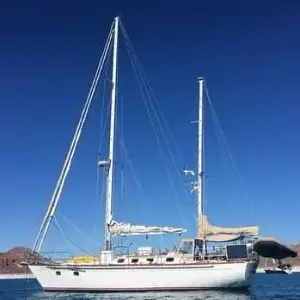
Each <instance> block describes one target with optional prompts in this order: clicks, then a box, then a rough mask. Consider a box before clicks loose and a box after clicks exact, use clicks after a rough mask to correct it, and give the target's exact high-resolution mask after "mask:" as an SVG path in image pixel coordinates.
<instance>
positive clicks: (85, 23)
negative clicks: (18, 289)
mask: <svg viewBox="0 0 300 300" xmlns="http://www.w3.org/2000/svg"><path fill="white" fill-rule="evenodd" d="M5 2H6V3H5V4H3V5H2V8H1V12H0V33H1V35H0V37H1V43H0V54H1V55H0V66H1V75H0V79H1V90H0V92H1V97H0V107H1V109H0V130H1V131H0V133H1V140H2V144H1V148H0V166H1V168H0V172H1V173H0V174H1V181H0V199H1V200H0V201H1V212H2V214H1V218H0V228H1V230H0V249H2V250H5V249H8V248H10V247H13V246H16V245H25V246H29V247H30V246H32V244H33V241H34V238H35V236H36V233H37V230H38V227H39V224H40V222H41V219H42V216H43V214H44V211H45V209H46V206H47V203H48V201H49V198H50V196H51V193H52V191H53V188H54V186H55V183H56V180H57V176H58V174H59V172H60V168H61V167H62V163H63V160H64V156H65V154H66V152H67V149H68V146H69V143H70V141H71V138H72V133H73V130H74V128H75V126H76V122H77V121H78V118H79V114H80V111H81V109H82V107H83V103H84V101H85V97H86V94H87V91H88V88H89V86H90V84H91V81H92V78H93V73H94V71H95V67H96V64H97V62H98V59H99V58H100V55H101V51H102V49H103V46H104V42H105V39H106V37H107V34H108V29H109V26H110V24H111V22H112V19H113V17H114V16H115V15H116V14H119V15H120V16H121V19H122V22H123V24H124V26H125V28H126V31H127V33H128V35H129V38H130V40H131V42H132V43H133V46H134V49H135V51H136V53H137V55H138V57H139V60H140V62H141V64H142V66H143V68H144V70H145V71H146V74H147V78H148V79H149V81H150V82H151V86H152V89H153V91H154V94H155V101H156V102H157V103H159V106H160V108H161V110H162V111H163V113H164V116H165V118H166V120H167V122H168V125H169V127H170V128H171V131H172V136H173V138H174V140H175V141H176V147H174V149H173V150H172V151H174V153H175V154H174V155H176V160H177V167H178V168H179V169H182V168H183V166H184V165H186V166H189V167H192V168H193V167H195V166H196V161H195V154H196V134H197V132H196V127H195V125H194V124H190V122H191V121H193V120H195V119H196V117H197V111H196V108H197V83H196V78H197V76H204V77H205V78H206V81H207V85H208V88H209V91H210V95H211V98H212V101H213V104H214V107H215V110H216V112H217V115H218V117H219V119H220V122H221V125H222V129H223V131H224V133H225V135H226V138H227V141H228V143H229V146H230V148H231V151H232V155H233V157H234V159H235V161H236V164H237V166H238V169H239V172H240V174H241V176H242V178H243V182H244V187H245V190H246V192H247V195H248V197H247V199H245V196H244V192H243V189H242V188H241V185H240V182H239V180H238V178H237V176H235V173H234V170H233V168H232V167H231V169H230V164H229V163H228V162H227V163H222V159H221V158H222V156H221V155H220V153H221V151H223V152H224V151H225V149H219V148H218V147H217V143H216V142H214V137H213V133H214V131H213V129H212V128H211V127H210V126H212V122H210V121H209V119H208V118H207V120H208V121H207V123H206V124H207V127H206V128H207V130H206V146H207V150H206V158H207V159H206V163H205V165H206V175H207V184H206V191H207V192H206V198H207V199H206V202H207V206H206V210H207V213H208V214H209V216H210V220H211V221H212V222H213V223H214V224H216V225H228V226H231V225H232V226H235V225H236V226H238V225H247V224H255V223H256V224H258V225H259V226H260V228H261V234H262V235H268V236H270V235H275V236H277V237H279V238H280V239H282V240H284V241H287V242H295V241H298V240H299V233H298V230H297V228H299V226H300V221H299V217H298V215H299V211H300V202H299V184H298V182H299V180H300V175H299V169H300V168H299V167H300V164H299V158H298V153H299V150H298V148H299V145H300V138H299V133H298V131H299V126H300V123H299V119H298V118H297V116H298V109H299V108H300V106H299V101H298V99H299V94H300V87H299V83H298V81H299V76H300V59H299V53H300V41H299V38H298V34H299V27H300V3H298V1H263V2H262V1H230V2H227V1H226V2H225V1H210V2H209V3H205V2H204V1H202V2H201V1H163V2H161V1H160V2H159V1H140V2H135V1H127V3H126V5H125V3H124V1H114V2H112V3H111V4H108V3H106V4H103V3H100V1H89V2H85V3H83V2H81V3H80V2H78V4H74V3H73V2H70V1H51V3H47V4H45V3H41V2H40V1H27V2H26V4H25V3H24V4H21V3H19V4H14V3H12V2H11V3H10V2H9V1H5ZM124 50H125V48H124V47H123V48H122V51H124ZM121 56H122V57H121V60H120V75H122V76H123V78H124V79H123V81H122V79H120V82H122V84H120V90H119V98H118V100H119V101H121V100H120V99H121V98H122V103H123V104H124V105H123V106H124V109H123V118H124V122H123V126H122V128H123V130H124V139H125V142H126V146H127V148H128V153H129V156H130V160H131V161H132V164H133V165H134V168H135V170H136V173H137V174H138V178H139V181H140V182H141V184H142V186H143V189H142V190H141V189H139V188H138V187H137V184H136V182H134V181H133V177H132V176H131V175H128V196H126V197H124V199H123V201H121V200H120V199H121V198H120V197H118V194H116V195H117V196H116V198H117V199H115V209H116V217H118V218H120V219H124V220H126V221H132V222H135V223H140V224H143V223H146V224H152V225H156V224H157V225H159V224H169V225H174V226H186V227H187V228H188V229H189V231H190V234H191V235H192V234H193V233H194V232H195V219H194V216H193V214H194V212H195V209H196V205H195V201H194V199H193V198H192V197H190V196H187V195H186V194H185V193H184V184H183V183H182V179H180V178H179V177H178V176H177V175H178V174H177V173H176V170H175V169H174V166H172V164H170V170H171V172H172V182H173V185H174V186H175V189H174V188H172V186H170V184H169V180H168V178H167V173H166V170H165V169H164V166H163V161H162V160H161V156H160V152H159V151H158V149H157V145H156V143H155V137H154V135H153V133H152V130H151V126H150V125H149V120H147V114H146V112H145V108H144V107H143V102H142V100H141V97H140V95H139V94H138V92H137V91H138V85H137V84H136V83H135V81H134V80H135V78H134V76H133V72H132V70H130V64H129V60H128V58H127V63H126V51H124V53H123V52H122V54H121ZM123 62H124V64H122V63H123ZM106 100H107V99H106ZM101 101H102V99H101V97H100V96H98V97H96V98H95V102H94V104H93V107H92V112H91V114H90V118H89V120H88V123H87V126H86V127H85V128H84V131H83V136H82V139H81V141H80V144H79V147H78V152H77V155H76V157H75V160H74V165H73V168H72V170H71V172H70V176H69V177H68V180H67V184H66V187H65V190H64V192H63V195H62V198H61V202H60V205H59V211H60V212H61V213H62V214H63V215H65V216H67V218H68V219H70V220H72V222H73V223H75V224H76V225H77V226H78V227H80V228H81V230H82V231H84V232H86V233H87V235H88V236H92V238H93V239H94V240H95V241H96V242H95V243H94V244H93V245H94V246H92V247H94V248H93V249H97V247H98V246H99V245H100V243H101V242H102V236H103V233H102V230H101V226H102V222H103V211H102V210H103V202H101V203H100V202H99V199H98V197H97V193H96V189H97V176H96V175H97V172H96V164H95V161H96V156H97V153H98V141H99V135H100V133H99V131H100V122H101V120H100V110H101V105H102V104H101ZM119 103H120V102H119ZM106 105H107V103H106ZM102 134H103V133H102ZM104 146H105V144H104ZM102 151H105V147H104V148H102ZM164 155H165V156H166V157H167V159H166V162H167V163H170V158H169V157H168V155H167V152H165V154H164ZM118 159H119V160H122V158H121V156H120V157H119V158H118ZM227 160H228V159H227ZM124 165H125V171H124V172H125V173H126V172H127V169H126V166H127V167H128V164H127V165H126V163H125V164H124ZM119 170H120V167H117V171H119ZM127 173H128V174H129V173H130V172H129V171H128V172H127ZM127 173H126V174H127ZM130 176H131V177H130ZM100 185H101V184H100ZM116 185H117V187H119V184H116ZM125 198H126V199H125ZM58 218H59V220H60V224H61V226H62V227H63V228H64V230H65V232H66V233H68V234H69V235H72V238H73V240H76V242H78V243H81V244H82V243H83V244H85V245H87V244H86V243H85V242H83V238H81V237H80V236H79V235H78V234H76V233H74V230H73V231H72V230H71V228H69V227H68V226H67V223H66V222H65V221H63V220H64V219H63V218H60V217H59V215H58ZM55 234H56V235H55ZM57 235H58V234H57V231H55V229H53V228H52V229H51V232H50V234H49V239H48V244H47V247H51V246H53V245H54V244H55V243H58V244H59V239H58V238H57V239H56V240H55V236H57Z"/></svg>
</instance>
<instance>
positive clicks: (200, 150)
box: [197, 77, 204, 237]
mask: <svg viewBox="0 0 300 300" xmlns="http://www.w3.org/2000/svg"><path fill="white" fill-rule="evenodd" d="M198 83H199V111H198V170H197V205H198V236H199V237H200V236H201V227H202V224H201V222H202V215H203V195H204V194H203V179H204V178H203V144H204V143H203V141H204V140H203V133H204V132H203V83H204V79H203V77H199V78H198Z"/></svg>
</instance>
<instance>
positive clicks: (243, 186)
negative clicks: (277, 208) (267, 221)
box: [204, 83, 256, 216]
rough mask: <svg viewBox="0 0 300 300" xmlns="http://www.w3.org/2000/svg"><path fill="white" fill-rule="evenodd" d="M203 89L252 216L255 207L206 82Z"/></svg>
mask: <svg viewBox="0 0 300 300" xmlns="http://www.w3.org/2000/svg"><path fill="white" fill-rule="evenodd" d="M204 90H205V93H206V97H207V101H208V103H209V106H210V109H211V112H212V116H213V119H214V122H215V124H216V126H217V127H218V129H219V132H220V138H221V140H222V141H223V143H224V145H225V149H226V151H227V154H228V157H229V160H230V162H231V164H232V166H233V168H234V171H235V173H236V175H237V177H238V180H239V182H240V185H241V188H242V191H243V193H244V197H245V200H246V201H247V203H248V205H249V207H250V209H251V212H252V214H253V215H254V216H256V214H255V209H254V206H253V203H252V201H251V200H250V198H249V196H248V193H247V191H246V189H245V185H244V181H243V179H242V176H241V174H240V172H239V170H238V167H237V164H236V162H235V160H234V158H233V155H232V152H231V150H230V148H229V144H228V142H227V139H226V137H225V134H224V131H223V129H222V127H221V123H220V121H219V118H218V116H217V114H216V111H215V109H214V106H213V104H212V101H211V98H210V95H209V92H208V89H207V85H206V83H205V85H204Z"/></svg>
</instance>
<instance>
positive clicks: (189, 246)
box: [178, 240, 194, 254]
mask: <svg viewBox="0 0 300 300" xmlns="http://www.w3.org/2000/svg"><path fill="white" fill-rule="evenodd" d="M178 252H180V253H184V254H188V253H189V254H193V253H194V241H193V240H188V241H181V243H180V246H179V249H178Z"/></svg>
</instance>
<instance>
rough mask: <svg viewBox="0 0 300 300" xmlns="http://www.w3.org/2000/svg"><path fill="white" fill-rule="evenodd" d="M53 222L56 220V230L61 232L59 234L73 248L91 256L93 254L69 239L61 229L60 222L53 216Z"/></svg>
mask: <svg viewBox="0 0 300 300" xmlns="http://www.w3.org/2000/svg"><path fill="white" fill-rule="evenodd" d="M53 220H54V226H55V227H56V229H57V230H58V231H59V233H60V234H61V236H62V237H63V238H64V239H65V241H66V242H68V243H69V244H70V245H71V246H73V247H75V248H77V249H78V250H80V251H81V252H82V253H85V254H88V255H91V253H92V252H90V251H86V250H85V249H82V248H81V247H80V246H79V245H78V244H77V243H75V242H74V241H72V240H71V239H70V238H68V237H67V236H66V235H65V234H64V232H63V230H62V228H61V227H60V225H59V223H58V220H57V218H56V216H53Z"/></svg>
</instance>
